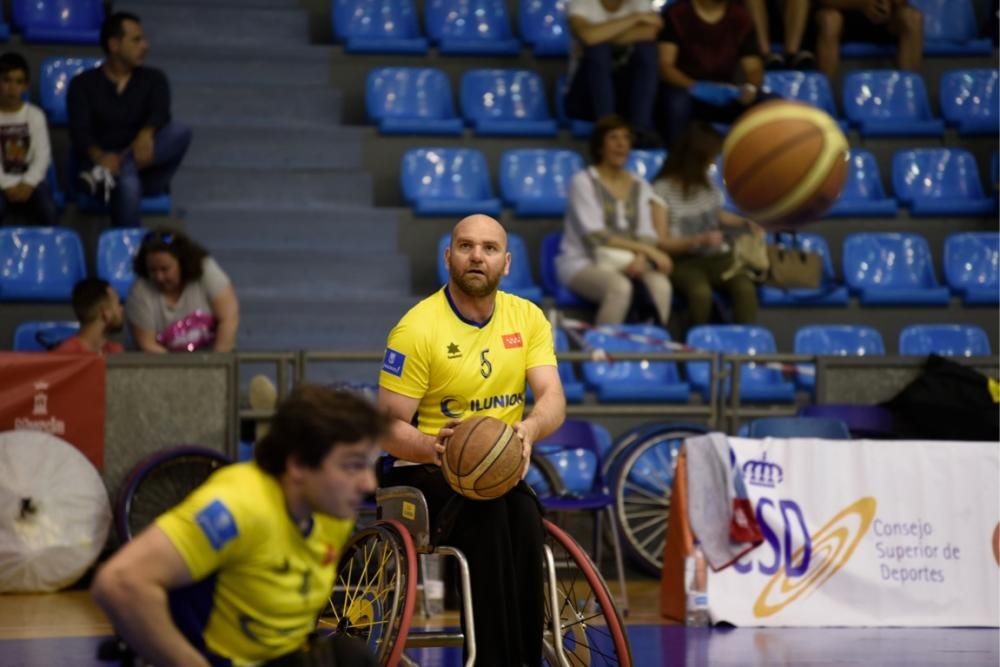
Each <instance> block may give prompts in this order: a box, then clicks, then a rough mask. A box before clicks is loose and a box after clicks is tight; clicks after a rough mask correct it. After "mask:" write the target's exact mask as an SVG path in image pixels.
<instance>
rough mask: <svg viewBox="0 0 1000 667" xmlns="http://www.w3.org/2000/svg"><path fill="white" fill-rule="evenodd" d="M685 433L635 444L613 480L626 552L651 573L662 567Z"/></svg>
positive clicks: (666, 434)
mask: <svg viewBox="0 0 1000 667" xmlns="http://www.w3.org/2000/svg"><path fill="white" fill-rule="evenodd" d="M688 435H691V433H684V432H680V431H674V430H668V431H664V432H661V433H656V434H654V435H652V436H650V437H649V438H647V439H645V440H643V441H642V442H639V443H637V444H634V445H633V447H632V448H631V450H629V451H627V452H626V453H625V454H624V455H623V456H622V461H621V465H620V466H619V467H618V469H617V471H616V474H615V477H614V480H613V482H612V492H613V493H614V496H615V513H616V515H617V518H618V526H619V530H620V531H621V534H622V538H623V539H622V542H623V544H624V546H625V551H626V552H627V553H628V555H629V558H630V559H631V560H632V561H634V562H635V563H636V565H638V566H639V567H640V568H641V569H642V570H643V571H645V572H646V573H648V574H649V575H650V576H654V577H658V576H660V572H661V570H662V569H663V548H664V546H665V544H666V541H667V516H668V514H669V512H670V493H671V490H672V488H673V483H674V469H675V468H676V466H677V456H678V455H679V454H680V448H681V444H682V443H683V442H684V438H685V437H687V436H688Z"/></svg>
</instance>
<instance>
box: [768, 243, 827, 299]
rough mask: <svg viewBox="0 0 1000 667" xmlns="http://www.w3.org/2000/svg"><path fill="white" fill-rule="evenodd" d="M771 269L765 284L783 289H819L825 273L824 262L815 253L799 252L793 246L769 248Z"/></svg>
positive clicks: (779, 245) (772, 245) (780, 245)
mask: <svg viewBox="0 0 1000 667" xmlns="http://www.w3.org/2000/svg"><path fill="white" fill-rule="evenodd" d="M767 259H768V264H769V265H770V269H769V271H768V276H767V280H765V283H766V284H768V285H772V286H774V287H780V288H782V289H793V288H796V287H805V288H813V289H815V288H817V287H819V283H820V277H821V276H822V273H823V260H822V259H821V258H820V256H819V254H817V253H815V252H807V251H805V250H799V249H798V248H796V247H795V243H794V241H793V243H792V244H789V245H785V244H771V245H768V246H767Z"/></svg>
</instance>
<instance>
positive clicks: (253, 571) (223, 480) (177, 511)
mask: <svg viewBox="0 0 1000 667" xmlns="http://www.w3.org/2000/svg"><path fill="white" fill-rule="evenodd" d="M156 525H157V526H159V527H160V528H161V529H162V530H163V531H164V532H165V533H166V534H167V537H168V538H169V539H170V541H171V542H172V543H173V545H174V546H175V547H176V548H177V550H178V551H179V552H180V554H181V556H182V557H183V559H184V562H185V563H187V566H188V569H189V570H190V571H191V575H192V576H193V577H194V580H195V582H196V583H195V584H194V585H192V586H189V587H186V588H183V589H179V590H177V591H172V592H171V613H172V615H173V617H174V621H175V622H176V623H177V625H178V627H180V629H181V631H182V632H183V633H184V634H185V635H186V636H187V637H188V638H189V639H191V640H192V641H193V642H194V643H195V644H196V646H198V648H199V649H201V650H205V649H207V650H208V651H210V652H211V653H212V654H214V655H217V656H221V657H225V658H228V659H229V660H231V661H232V663H233V664H234V665H246V664H253V663H259V662H260V661H263V660H268V659H270V658H274V657H277V656H278V655H281V654H284V653H288V652H290V651H293V650H295V649H296V648H298V647H299V646H301V645H302V644H303V643H304V642H305V640H306V637H307V636H308V634H309V633H310V632H312V631H313V630H314V629H315V626H316V617H317V614H318V613H319V611H320V610H321V609H322V607H323V605H324V604H325V603H326V602H327V601H328V599H329V594H330V591H331V590H332V587H333V577H334V568H335V567H336V564H337V558H338V557H339V556H340V552H341V550H342V548H343V546H344V544H345V543H346V542H347V539H348V537H349V536H350V534H351V531H352V529H353V527H354V524H353V521H348V520H343V519H335V518H333V517H329V516H325V515H321V514H314V515H313V524H312V526H311V528H310V530H309V532H308V534H306V535H304V534H303V532H302V531H301V530H299V528H298V527H297V526H296V524H295V522H294V521H293V520H292V519H291V517H290V516H289V515H288V513H287V511H286V506H285V499H284V495H283V494H282V492H281V488H280V486H279V485H278V481H277V480H276V479H275V478H274V477H272V476H271V475H269V474H267V473H265V472H264V471H263V470H261V469H260V468H258V467H257V465H256V464H254V463H238V464H234V465H230V466H226V467H225V468H222V469H221V470H219V471H218V472H216V473H215V474H214V475H212V477H210V478H209V480H208V481H207V482H206V483H205V484H203V485H202V486H201V487H199V488H198V489H197V490H195V491H194V492H193V493H192V494H191V495H190V496H188V497H187V498H186V499H185V500H184V501H183V502H182V503H181V504H179V505H177V506H176V507H174V508H173V509H172V510H170V511H169V512H166V513H165V514H163V515H162V516H160V517H159V518H158V519H157V520H156ZM201 638H203V644H202V645H198V641H199V639H201Z"/></svg>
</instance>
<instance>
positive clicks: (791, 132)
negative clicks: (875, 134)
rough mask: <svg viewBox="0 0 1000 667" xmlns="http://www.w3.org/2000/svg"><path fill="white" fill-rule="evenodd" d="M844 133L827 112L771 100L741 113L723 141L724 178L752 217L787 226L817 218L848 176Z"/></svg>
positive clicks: (773, 226) (768, 225)
mask: <svg viewBox="0 0 1000 667" xmlns="http://www.w3.org/2000/svg"><path fill="white" fill-rule="evenodd" d="M847 149H848V146H847V138H846V137H845V136H844V133H843V132H842V131H841V130H840V127H839V126H838V125H837V123H836V122H835V121H834V120H833V118H831V117H830V116H829V115H828V114H827V113H826V112H824V111H822V110H820V109H817V108H816V107H813V106H810V105H808V104H804V103H802V102H790V101H786V100H772V101H769V102H764V103H762V104H759V105H757V106H755V107H753V108H752V109H750V110H749V111H747V112H746V113H745V114H743V115H742V116H740V117H739V118H738V119H737V120H736V123H735V124H734V125H733V127H732V129H731V130H730V132H729V135H728V136H727V137H726V140H725V142H724V143H723V145H722V178H723V180H724V182H725V184H726V190H727V191H728V192H729V196H730V197H731V198H732V200H733V201H734V202H735V203H736V205H737V206H738V207H739V208H740V210H741V211H742V212H743V213H744V214H745V215H746V216H747V217H748V218H750V219H751V220H754V221H756V222H758V223H759V224H760V225H762V226H763V227H766V228H769V229H789V228H792V227H795V226H796V225H801V224H804V223H807V222H812V221H815V220H817V219H819V217H820V216H822V215H823V213H824V212H825V211H826V210H827V209H828V208H830V206H831V205H833V203H834V201H836V199H837V197H838V196H839V195H840V191H841V189H843V187H844V181H845V180H846V179H847V161H848V155H847Z"/></svg>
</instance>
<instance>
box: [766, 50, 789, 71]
mask: <svg viewBox="0 0 1000 667" xmlns="http://www.w3.org/2000/svg"><path fill="white" fill-rule="evenodd" d="M764 69H766V70H779V69H785V59H784V57H783V56H782V55H781V54H779V53H768V54H767V55H765V56H764Z"/></svg>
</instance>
